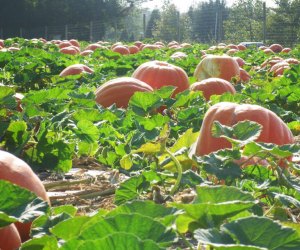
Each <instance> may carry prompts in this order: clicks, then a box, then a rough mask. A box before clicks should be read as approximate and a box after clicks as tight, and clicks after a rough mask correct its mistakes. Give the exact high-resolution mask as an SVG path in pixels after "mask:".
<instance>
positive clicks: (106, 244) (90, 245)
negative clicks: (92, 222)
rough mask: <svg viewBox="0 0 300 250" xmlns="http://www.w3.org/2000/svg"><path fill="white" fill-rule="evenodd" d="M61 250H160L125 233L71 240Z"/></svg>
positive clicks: (149, 241) (147, 241) (154, 245)
mask: <svg viewBox="0 0 300 250" xmlns="http://www.w3.org/2000/svg"><path fill="white" fill-rule="evenodd" d="M61 249H62V250H94V249H105V250H115V249H118V250H128V249H130V250H141V249H143V250H162V248H160V247H159V245H158V244H157V243H155V242H154V241H152V240H141V239H140V238H138V237H137V236H135V235H133V234H130V233H126V232H116V233H112V234H110V235H107V236H106V237H103V238H102V239H97V238H96V239H94V240H85V241H83V240H81V241H80V240H73V241H72V242H67V243H66V244H65V245H64V246H63V247H62V248H61Z"/></svg>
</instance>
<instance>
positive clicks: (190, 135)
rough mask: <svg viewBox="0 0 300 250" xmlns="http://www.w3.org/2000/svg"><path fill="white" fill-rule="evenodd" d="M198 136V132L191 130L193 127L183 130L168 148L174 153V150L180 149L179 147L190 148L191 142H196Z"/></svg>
mask: <svg viewBox="0 0 300 250" xmlns="http://www.w3.org/2000/svg"><path fill="white" fill-rule="evenodd" d="M198 136H199V132H195V133H194V132H193V129H188V130H187V131H185V132H184V133H183V134H182V135H181V136H180V137H179V139H178V140H177V141H176V142H175V143H174V145H173V146H172V147H171V148H170V151H171V152H173V153H175V152H176V151H178V150H180V149H181V148H184V147H186V148H190V147H191V146H192V145H193V143H195V142H196V140H197V138H198Z"/></svg>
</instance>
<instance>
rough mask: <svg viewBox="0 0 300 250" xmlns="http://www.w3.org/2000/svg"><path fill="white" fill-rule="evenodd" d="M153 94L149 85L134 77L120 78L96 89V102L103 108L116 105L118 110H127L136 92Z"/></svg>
mask: <svg viewBox="0 0 300 250" xmlns="http://www.w3.org/2000/svg"><path fill="white" fill-rule="evenodd" d="M138 91H139V92H151V91H153V89H152V88H151V86H149V85H148V84H147V83H145V82H142V81H140V80H138V79H135V78H132V77H120V78H116V79H113V80H110V81H108V82H106V83H104V84H103V85H101V86H100V87H99V88H97V89H96V91H95V95H96V102H97V103H98V104H100V105H102V106H103V107H109V106H111V105H113V104H116V106H117V107H118V108H126V107H127V106H128V103H129V100H130V98H131V96H132V95H133V94H134V93H135V92H138Z"/></svg>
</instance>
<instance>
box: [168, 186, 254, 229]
mask: <svg viewBox="0 0 300 250" xmlns="http://www.w3.org/2000/svg"><path fill="white" fill-rule="evenodd" d="M255 203H256V202H255V200H254V198H253V197H252V195H250V194H249V193H246V192H243V191H241V190H239V189H238V188H236V187H227V186H200V187H197V197H196V198H195V199H194V202H193V204H176V203H175V204H174V203H173V204H172V206H174V207H176V208H178V209H182V210H183V211H184V212H185V213H184V214H183V215H179V216H178V218H177V221H176V224H177V226H178V227H179V230H180V232H182V233H183V232H186V231H181V230H187V229H189V230H190V229H191V230H192V231H193V228H194V229H196V228H199V227H200V228H209V227H217V226H219V225H221V224H222V223H223V222H224V220H225V219H227V218H230V217H232V216H234V215H237V214H239V213H240V212H242V211H245V210H248V209H250V208H252V207H253V206H254V205H255Z"/></svg>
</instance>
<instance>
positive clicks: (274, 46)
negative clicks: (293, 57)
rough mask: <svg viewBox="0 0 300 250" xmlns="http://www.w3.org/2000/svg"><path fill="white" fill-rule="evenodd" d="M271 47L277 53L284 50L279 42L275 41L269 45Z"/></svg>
mask: <svg viewBox="0 0 300 250" xmlns="http://www.w3.org/2000/svg"><path fill="white" fill-rule="evenodd" d="M269 49H270V50H272V51H273V52H275V53H279V52H281V51H282V50H283V47H282V46H281V45H280V44H278V43H274V44H272V45H271V46H270V47H269Z"/></svg>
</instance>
